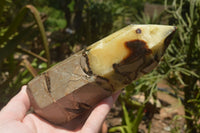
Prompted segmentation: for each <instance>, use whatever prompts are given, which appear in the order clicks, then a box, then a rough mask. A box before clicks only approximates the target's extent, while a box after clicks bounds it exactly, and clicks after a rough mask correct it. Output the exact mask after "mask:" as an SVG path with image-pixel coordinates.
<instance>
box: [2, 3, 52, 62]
mask: <svg viewBox="0 0 200 133" xmlns="http://www.w3.org/2000/svg"><path fill="white" fill-rule="evenodd" d="M28 10H30V11H31V13H32V14H33V16H34V18H35V21H36V23H37V25H38V27H39V30H40V34H41V37H42V41H43V45H44V49H45V53H46V57H47V60H48V66H49V65H50V62H51V60H50V54H49V48H48V41H47V37H46V34H45V30H44V26H43V23H42V20H41V18H40V15H39V12H38V11H37V9H36V8H35V7H34V6H32V5H26V6H25V7H23V8H22V9H21V10H20V12H19V13H18V15H17V16H16V18H15V19H14V20H13V22H12V23H11V25H10V26H9V28H8V30H7V31H6V32H5V34H4V36H3V37H2V38H0V45H3V44H4V43H5V42H8V41H9V38H10V37H11V36H12V35H13V34H14V33H15V32H16V31H17V28H18V27H19V25H20V24H21V23H22V21H23V19H24V17H25V15H26V14H27V12H28ZM7 44H8V43H7ZM5 47H6V46H5ZM14 48H16V47H14Z"/></svg>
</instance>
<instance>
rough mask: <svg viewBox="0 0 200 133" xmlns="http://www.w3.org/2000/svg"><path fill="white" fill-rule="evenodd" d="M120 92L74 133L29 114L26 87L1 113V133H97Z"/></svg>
mask: <svg viewBox="0 0 200 133" xmlns="http://www.w3.org/2000/svg"><path fill="white" fill-rule="evenodd" d="M118 96H119V92H118V93H116V94H114V95H113V96H110V97H108V98H106V99H104V100H103V101H102V102H101V103H100V104H98V105H97V106H96V107H95V108H94V110H93V111H92V112H91V114H90V115H89V117H88V118H87V120H86V121H85V123H84V125H83V126H82V127H81V128H79V129H76V130H74V131H70V130H67V129H66V128H64V127H60V126H57V125H53V124H50V123H49V122H47V121H46V120H43V119H41V118H40V117H38V116H37V115H35V114H33V113H29V114H27V111H28V110H29V108H30V101H29V98H28V95H27V92H26V86H23V87H22V89H21V91H20V92H19V93H18V94H17V95H16V96H15V97H13V98H12V99H11V100H10V101H9V103H8V104H7V105H6V106H5V107H4V108H3V109H2V110H1V111H0V132H1V133H54V132H56V133H76V132H77V133H97V132H98V131H99V130H100V128H101V125H102V123H103V121H104V119H105V117H106V115H107V114H108V112H109V110H110V108H111V107H112V105H113V103H114V102H115V100H116V99H117V97H118Z"/></svg>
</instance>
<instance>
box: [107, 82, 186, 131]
mask: <svg viewBox="0 0 200 133" xmlns="http://www.w3.org/2000/svg"><path fill="white" fill-rule="evenodd" d="M158 87H159V88H164V89H165V90H168V92H170V91H171V90H170V89H169V87H168V86H167V85H165V84H163V83H160V84H158ZM134 98H135V99H137V100H138V101H142V100H143V99H144V96H142V95H137V96H134ZM157 98H158V100H157V101H156V102H157V107H156V110H157V111H156V112H155V113H154V115H153V117H152V121H151V123H150V122H149V120H147V119H145V118H144V119H143V120H142V122H141V124H140V126H139V133H148V130H149V128H150V133H170V132H172V133H177V132H179V133H184V128H185V126H184V125H185V121H184V117H183V116H184V107H183V105H182V103H181V100H179V99H178V98H175V97H174V96H171V95H169V94H167V93H166V92H163V91H158V92H157ZM179 98H180V99H181V98H182V95H180V96H179ZM149 108H150V110H151V107H149ZM144 113H145V112H144ZM122 115H123V111H122V108H121V107H119V105H118V106H116V105H114V106H113V108H112V109H111V111H110V113H109V114H108V116H107V119H106V121H105V123H104V126H103V128H104V129H103V133H105V132H107V130H108V129H109V128H110V127H113V126H119V125H121V121H122V118H121V116H122Z"/></svg>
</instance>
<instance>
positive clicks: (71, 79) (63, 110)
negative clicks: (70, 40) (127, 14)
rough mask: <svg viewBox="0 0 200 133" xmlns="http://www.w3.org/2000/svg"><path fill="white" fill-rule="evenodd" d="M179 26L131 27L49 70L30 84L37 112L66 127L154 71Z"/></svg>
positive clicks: (29, 88) (29, 87)
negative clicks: (64, 124)
mask: <svg viewBox="0 0 200 133" xmlns="http://www.w3.org/2000/svg"><path fill="white" fill-rule="evenodd" d="M175 30H176V27H174V26H164V25H129V26H127V27H125V28H123V29H121V30H119V31H117V32H115V33H113V34H111V35H109V36H108V37H106V38H104V39H102V40H100V41H98V42H96V43H94V44H92V45H90V46H89V47H87V48H86V49H84V50H82V51H80V52H78V53H76V54H74V55H72V56H70V57H69V58H67V59H66V60H64V61H62V62H60V63H58V64H57V65H55V66H54V67H52V68H50V69H48V70H47V71H46V72H44V73H42V74H41V75H40V76H38V77H36V78H34V79H33V80H31V81H30V82H29V83H28V94H29V97H30V100H31V104H32V106H33V108H34V111H35V113H37V114H38V115H39V116H41V117H43V118H45V119H46V120H48V121H50V122H53V123H56V124H62V123H66V122H69V121H70V120H72V119H74V118H76V117H77V116H79V115H81V114H83V113H84V112H86V111H87V110H89V109H91V108H92V107H94V106H95V105H96V104H97V103H99V102H100V101H101V100H102V99H104V98H106V97H108V96H110V95H111V94H112V93H113V92H115V91H116V90H119V89H122V88H123V87H125V86H126V85H128V84H130V83H131V82H132V81H133V80H135V79H138V78H139V77H141V76H142V75H144V74H146V73H148V72H150V71H151V70H153V69H154V68H155V67H156V66H157V64H158V63H159V61H160V59H161V57H162V56H163V54H164V52H165V50H166V48H167V47H168V45H169V43H170V40H171V38H172V35H173V33H174V32H175Z"/></svg>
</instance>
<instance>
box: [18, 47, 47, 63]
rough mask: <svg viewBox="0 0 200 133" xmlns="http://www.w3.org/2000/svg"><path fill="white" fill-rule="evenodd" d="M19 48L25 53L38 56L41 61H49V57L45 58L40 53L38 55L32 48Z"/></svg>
mask: <svg viewBox="0 0 200 133" xmlns="http://www.w3.org/2000/svg"><path fill="white" fill-rule="evenodd" d="M17 49H18V50H19V52H23V53H25V54H29V55H31V56H33V57H36V58H38V59H40V60H41V61H44V62H48V60H47V59H45V58H44V57H42V56H40V55H37V54H36V53H33V52H31V51H30V50H27V49H25V48H22V47H17Z"/></svg>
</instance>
